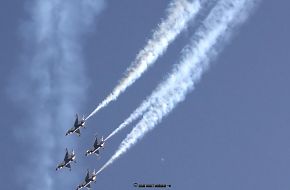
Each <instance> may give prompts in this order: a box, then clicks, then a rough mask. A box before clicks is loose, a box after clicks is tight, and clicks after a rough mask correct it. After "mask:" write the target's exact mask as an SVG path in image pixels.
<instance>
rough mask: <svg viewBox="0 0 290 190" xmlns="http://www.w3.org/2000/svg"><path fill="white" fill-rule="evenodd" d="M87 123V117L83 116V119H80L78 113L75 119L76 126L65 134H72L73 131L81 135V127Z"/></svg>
mask: <svg viewBox="0 0 290 190" xmlns="http://www.w3.org/2000/svg"><path fill="white" fill-rule="evenodd" d="M85 123H86V120H85V117H84V116H83V118H82V120H81V121H79V117H78V114H76V120H75V123H74V126H73V127H72V128H70V129H69V130H68V131H67V132H66V134H65V136H67V135H69V134H72V133H76V134H77V135H78V136H80V135H81V130H80V129H81V128H82V127H85Z"/></svg>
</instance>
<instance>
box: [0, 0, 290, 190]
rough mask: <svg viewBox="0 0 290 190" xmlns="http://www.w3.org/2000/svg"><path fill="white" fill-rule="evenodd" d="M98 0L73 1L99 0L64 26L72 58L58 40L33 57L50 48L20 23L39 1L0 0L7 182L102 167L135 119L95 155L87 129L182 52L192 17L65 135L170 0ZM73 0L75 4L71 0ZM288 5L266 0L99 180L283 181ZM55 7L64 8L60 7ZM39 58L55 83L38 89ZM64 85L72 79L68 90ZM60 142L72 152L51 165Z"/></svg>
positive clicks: (123, 108)
mask: <svg viewBox="0 0 290 190" xmlns="http://www.w3.org/2000/svg"><path fill="white" fill-rule="evenodd" d="M46 2H48V1H46ZM51 2H56V3H57V2H58V1H56V0H55V1H51ZM64 2H66V3H68V1H64ZM66 3H63V4H61V5H59V7H62V8H63V9H64V10H66V8H67V7H68V6H69V5H67V4H66ZM96 3H97V4H95V6H96V5H98V6H100V7H101V8H100V9H96V10H93V11H92V10H88V11H87V12H86V11H84V12H81V11H79V12H78V13H77V15H81V16H84V15H87V14H89V13H90V12H89V11H91V12H94V11H96V12H95V13H96V14H95V15H94V16H93V19H92V21H91V23H89V24H87V25H83V30H79V29H78V31H81V32H79V33H76V34H75V33H74V32H73V31H70V30H67V31H66V32H65V33H64V34H66V35H65V37H67V36H68V35H73V36H74V35H76V37H75V38H77V40H75V41H74V43H75V44H77V47H78V48H77V50H74V51H73V52H75V54H77V55H78V56H77V57H76V55H75V54H74V55H71V56H73V58H75V59H74V61H72V62H70V61H67V59H64V58H63V57H64V56H63V55H62V53H61V52H62V51H59V52H60V53H59V54H58V58H59V59H60V60H61V61H59V60H57V61H55V60H48V61H47V60H46V59H45V60H41V61H40V63H38V62H37V61H36V62H35V61H33V60H34V57H35V56H36V54H40V53H42V52H44V51H45V50H46V48H45V47H41V48H39V47H36V46H35V45H33V44H30V43H31V41H33V40H35V39H36V37H35V35H34V33H33V31H34V30H35V31H36V30H37V29H35V28H34V29H33V27H32V29H30V30H28V29H27V28H25V26H27V25H26V24H27V23H30V21H31V18H32V16H31V10H32V9H33V8H34V7H35V2H34V1H13V2H12V1H11V2H8V1H7V2H3V3H2V4H3V6H1V8H0V9H1V11H0V14H1V16H0V23H1V35H0V41H1V44H0V48H1V51H0V61H1V70H0V71H1V75H0V77H1V80H0V81H1V85H2V90H1V99H0V101H1V105H2V106H1V113H2V124H3V125H2V133H1V134H0V139H1V145H0V147H1V150H2V152H1V163H0V167H1V172H0V177H1V181H4V182H5V183H4V184H2V187H3V189H29V190H33V189H39V188H41V187H45V188H46V187H47V188H48V187H49V185H47V181H45V180H42V179H38V178H39V176H38V175H39V174H41V173H43V174H45V176H46V175H47V176H48V177H47V178H49V179H50V180H51V181H52V182H51V183H52V186H51V188H52V189H73V188H75V187H76V186H77V185H78V183H79V182H81V181H82V180H83V177H84V175H85V171H86V169H87V168H90V169H93V168H95V169H98V168H100V167H101V166H102V164H104V163H105V162H106V161H107V160H108V159H109V158H110V156H111V155H112V154H113V153H114V152H115V150H116V149H117V147H118V145H119V143H120V142H121V140H122V139H123V138H124V137H125V136H126V134H127V133H129V131H130V129H131V128H132V127H133V126H134V125H132V126H130V127H129V129H125V130H124V131H122V132H121V133H119V134H118V135H116V136H114V138H112V139H110V141H108V142H107V144H106V148H105V149H104V150H103V151H102V152H101V157H100V158H99V159H95V157H88V158H85V156H84V152H85V150H86V149H87V148H89V147H90V146H91V145H92V143H93V138H94V135H95V134H96V133H97V134H98V135H99V136H101V135H104V136H106V135H108V134H109V133H110V132H111V131H112V130H113V129H115V128H116V127H117V126H118V125H119V124H120V123H121V122H122V121H123V120H124V119H126V118H127V117H128V116H129V114H130V113H131V112H132V111H133V110H135V109H136V107H137V106H138V105H139V104H140V102H141V101H142V100H143V99H144V98H145V97H147V96H148V95H149V94H150V93H151V91H152V90H153V89H154V88H155V86H156V85H157V84H159V82H160V81H161V80H162V79H164V77H165V76H166V74H167V73H168V72H169V71H170V70H171V68H172V65H173V64H176V63H178V59H179V56H180V51H181V50H182V48H183V47H184V46H185V45H186V44H187V42H188V41H189V37H190V36H191V35H192V33H193V32H194V31H195V26H193V27H190V28H189V29H188V30H186V31H185V32H183V33H182V34H181V35H180V36H179V37H178V38H177V39H176V41H174V43H173V44H171V45H170V46H169V48H168V50H167V52H166V53H165V54H164V55H163V56H162V57H160V59H158V61H157V62H156V65H155V66H154V67H152V68H151V69H150V70H149V71H148V72H146V73H145V74H144V75H143V76H142V77H141V78H140V79H139V80H138V81H137V82H136V83H135V84H134V85H133V86H132V87H130V88H129V89H128V90H127V91H126V92H125V93H124V94H122V95H121V96H120V98H119V99H118V101H116V102H113V103H111V104H110V105H109V106H108V107H106V108H105V109H103V110H101V111H100V112H99V113H97V114H96V115H95V116H94V117H92V118H91V119H90V120H89V121H88V122H87V126H88V128H87V129H85V130H83V134H82V136H81V137H80V138H79V137H77V136H69V137H65V136H64V134H65V131H66V130H67V129H68V128H70V127H71V124H72V123H73V119H74V114H75V112H79V113H80V114H81V113H84V114H88V113H89V112H90V111H92V110H93V109H94V108H95V106H96V105H97V104H98V103H100V102H101V101H102V100H103V99H104V98H105V97H106V96H107V95H108V93H109V92H110V91H111V90H112V89H113V87H114V86H115V85H116V84H117V81H118V80H119V79H120V78H121V77H122V76H123V73H124V71H125V70H126V68H127V67H128V66H129V65H130V63H131V62H132V61H133V59H134V58H135V56H136V54H137V53H138V51H139V50H140V49H142V47H143V46H144V44H145V42H146V40H147V39H149V38H150V36H151V34H152V30H153V29H154V28H155V27H156V26H157V24H158V23H159V22H160V21H161V19H162V18H164V17H165V15H166V12H165V10H166V7H167V6H168V1H154V0H150V1H127V0H126V1H122V2H120V1H106V2H105V3H101V1H96ZM98 3H101V4H98ZM71 4H72V5H70V6H76V7H77V1H72V2H71ZM287 7H289V3H288V2H287V1H286V0H281V1H265V0H264V1H261V3H260V4H259V6H258V7H257V9H256V10H255V11H254V12H253V14H252V15H251V16H250V17H249V19H248V20H247V22H246V23H244V24H243V25H242V26H240V27H239V28H238V30H237V31H236V32H235V34H234V36H233V38H232V40H231V41H230V43H228V45H227V46H226V47H225V48H224V50H223V51H222V52H221V53H220V55H219V56H218V58H217V59H216V60H215V61H213V62H212V64H211V68H210V69H209V70H208V71H207V72H206V73H205V74H204V75H203V77H202V80H201V82H200V83H199V84H198V85H197V86H196V89H195V90H194V91H193V92H192V93H190V94H189V95H188V96H187V98H186V100H185V101H184V102H183V103H181V104H180V105H178V106H177V107H176V108H175V109H174V110H173V112H172V113H170V114H169V116H168V117H166V118H165V119H164V120H163V122H162V123H161V124H159V125H158V126H157V128H156V129H155V130H153V131H152V132H150V133H149V134H148V135H146V136H145V137H144V138H143V139H142V140H141V141H140V142H139V143H138V144H136V146H134V147H133V148H132V149H131V150H129V151H128V153H127V154H125V155H124V156H122V157H121V158H120V159H119V160H117V161H116V162H115V163H114V164H113V165H111V166H109V167H108V168H107V169H105V170H104V171H103V172H102V173H101V174H100V175H99V176H98V179H97V183H96V184H94V186H93V187H94V189H104V188H106V189H116V188H117V187H119V188H122V189H134V188H133V186H132V184H133V183H134V182H139V183H168V184H171V185H172V186H173V188H172V189H188V188H192V189H202V190H207V189H229V190H230V189H281V190H283V189H285V190H286V189H289V186H290V182H289V180H288V179H289V177H290V168H289V164H288V163H289V158H290V152H289V151H290V148H289V144H290V140H289V132H290V130H289V121H290V120H289V113H290V110H289V107H290V102H289V97H290V89H289V87H288V85H287V84H288V83H289V81H290V76H289V74H288V73H289V71H290V66H289V62H290V54H289V50H290V49H289V42H290V38H289V36H288V34H289V32H290V24H289V22H287V18H289V16H290V15H289V14H290V13H289V10H288V8H287ZM80 10H82V9H80ZM84 10H86V9H84ZM57 11H60V9H56V13H55V14H57ZM47 14H51V13H49V12H48V13H47ZM52 15H53V14H52ZM56 18H58V17H56ZM82 18H83V17H82ZM71 19H72V20H70V19H68V20H67V21H66V22H64V24H66V23H70V25H69V26H71V27H72V26H74V27H75V26H80V25H79V24H80V23H81V22H82V20H81V18H78V17H77V16H72V17H71ZM56 20H57V19H56ZM201 21H202V19H198V20H197V21H196V23H199V22H201ZM65 28H66V29H67V28H69V27H65ZM25 29H26V30H28V31H25ZM75 31H76V30H75ZM54 32H55V31H54ZM54 32H53V34H51V35H52V37H53V35H55V34H54ZM61 34H63V33H61ZM25 36H26V37H25ZM48 36H49V35H48ZM27 40H28V41H27ZM29 40H31V41H30V42H29ZM60 40H61V39H60ZM49 42H50V43H52V44H55V43H59V41H49ZM53 47H58V46H57V45H55V46H53ZM42 63H43V65H46V66H44V67H41V66H40V68H41V69H40V70H41V71H43V72H44V71H46V69H47V70H48V71H49V73H50V77H49V80H48V81H49V84H50V86H53V87H55V88H53V89H54V90H53V93H49V94H46V93H44V94H42V93H40V94H39V91H38V90H39V89H42V87H43V86H45V85H47V84H43V83H38V82H36V84H35V83H34V82H35V80H34V79H35V78H32V77H31V76H30V75H31V73H38V72H39V70H37V68H38V67H36V65H38V64H42ZM62 63H69V64H71V65H72V64H73V65H72V67H70V66H69V65H68V66H67V64H65V66H67V67H65V69H64V73H62V72H59V70H58V69H56V68H59V67H62V66H63V65H61V66H60V65H58V64H62ZM76 65H77V66H78V68H76V69H75V67H76ZM72 68H73V69H72ZM38 69H39V68H38ZM28 71H32V72H28ZM70 73H72V75H70ZM79 73H81V74H79ZM51 75H52V76H51ZM62 76H65V77H62ZM42 77H44V76H43V75H41V77H40V78H38V77H37V79H36V81H38V80H40V79H42ZM31 81H34V82H31ZM71 83H72V84H71ZM71 85H72V86H71ZM67 86H71V88H70V89H68V90H64V89H66V87H67ZM15 93H17V94H15ZM23 94H24V95H23ZM41 95H42V96H41ZM43 102H45V103H44V104H43V106H39V105H42V103H43ZM60 105H63V106H60ZM63 110H65V111H63ZM36 113H37V114H36ZM66 147H68V148H69V149H72V148H74V149H75V150H76V152H77V158H78V163H77V164H74V165H73V166H72V167H73V170H72V172H69V171H68V170H63V171H59V172H57V173H56V172H55V166H56V165H57V163H58V162H59V161H61V160H62V159H63V156H64V150H65V148H66ZM42 159H45V160H46V161H45V163H44V162H43V160H42ZM34 172H37V174H36V175H37V176H35V173H34ZM26 176H34V177H32V178H31V177H26ZM14 178H17V180H16V182H15V183H14V181H15V179H14ZM36 182H39V183H38V184H37V183H36ZM112 182H113V183H112ZM31 184H37V185H38V186H34V187H33V186H31ZM43 189H44V188H43Z"/></svg>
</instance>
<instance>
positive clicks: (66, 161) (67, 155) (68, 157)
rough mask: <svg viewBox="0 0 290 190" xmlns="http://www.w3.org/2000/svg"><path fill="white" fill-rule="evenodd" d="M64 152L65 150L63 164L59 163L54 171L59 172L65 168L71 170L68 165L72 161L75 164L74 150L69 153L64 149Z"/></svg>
mask: <svg viewBox="0 0 290 190" xmlns="http://www.w3.org/2000/svg"><path fill="white" fill-rule="evenodd" d="M65 150H66V153H65V156H64V159H63V162H61V163H60V164H59V165H58V166H57V168H56V169H55V170H56V171H57V170H59V169H61V168H63V167H67V168H69V170H71V166H70V163H71V162H72V161H74V162H75V163H76V161H75V159H76V155H75V152H74V150H73V151H72V153H69V152H68V150H67V148H66V149H65Z"/></svg>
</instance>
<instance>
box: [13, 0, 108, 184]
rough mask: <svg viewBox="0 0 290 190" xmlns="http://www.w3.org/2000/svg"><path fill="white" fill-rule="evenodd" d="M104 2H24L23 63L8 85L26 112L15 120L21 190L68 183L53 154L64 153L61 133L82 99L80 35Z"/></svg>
mask: <svg viewBox="0 0 290 190" xmlns="http://www.w3.org/2000/svg"><path fill="white" fill-rule="evenodd" d="M103 4H104V2H103V0H82V1H79V0H49V1H39V0H35V1H31V2H29V6H27V7H29V16H28V17H27V20H25V23H24V24H23V27H22V28H21V29H22V30H21V34H22V36H23V37H24V39H23V40H24V45H25V50H24V53H23V54H24V55H23V57H22V58H23V59H22V60H21V62H22V65H21V67H20V68H19V70H17V73H16V74H15V75H14V76H13V79H12V80H13V81H12V83H11V84H10V87H9V91H10V94H11V95H12V96H11V98H12V99H13V100H16V102H17V103H18V105H19V106H23V109H24V110H25V112H24V115H25V120H24V122H23V123H19V126H23V128H19V127H17V131H16V135H17V136H16V138H17V140H21V144H23V145H25V150H24V151H25V156H23V157H22V156H21V162H20V163H19V168H18V169H17V171H18V172H17V176H16V178H15V180H17V181H16V183H17V184H21V189H29V190H34V189H39V187H40V186H41V189H44V190H52V189H68V188H69V187H68V186H67V185H69V186H71V184H69V181H67V180H63V179H62V180H58V177H57V175H56V174H55V170H54V169H55V165H56V164H57V163H56V162H54V159H53V158H54V157H55V155H56V154H57V155H58V156H57V157H58V158H59V157H60V156H61V157H63V154H64V148H65V146H64V144H65V142H64V140H63V137H64V131H65V130H66V129H67V128H69V127H70V125H71V124H72V123H73V121H72V120H73V117H74V113H75V111H76V109H79V108H80V105H81V103H82V102H83V96H84V93H85V91H86V86H85V84H86V81H84V80H85V77H84V76H85V74H84V67H83V58H82V50H81V45H82V43H83V40H82V37H83V35H85V34H86V33H87V32H88V31H90V30H91V27H92V25H93V24H94V18H95V17H96V16H97V15H98V14H99V13H100V11H101V10H102V7H103ZM70 144H73V143H70ZM61 146H64V147H61ZM60 150H61V152H60ZM58 161H59V160H58ZM16 165H17V166H18V164H16ZM23 174H25V175H23ZM72 177H74V176H72ZM56 182H59V183H58V184H55V183H56ZM55 185H57V186H58V188H56V187H55ZM12 189H13V188H12Z"/></svg>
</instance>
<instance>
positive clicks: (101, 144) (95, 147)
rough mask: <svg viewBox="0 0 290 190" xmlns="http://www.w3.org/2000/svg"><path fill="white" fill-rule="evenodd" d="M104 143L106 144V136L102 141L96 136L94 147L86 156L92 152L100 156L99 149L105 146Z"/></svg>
mask: <svg viewBox="0 0 290 190" xmlns="http://www.w3.org/2000/svg"><path fill="white" fill-rule="evenodd" d="M104 145H105V140H104V138H103V137H102V138H101V141H100V143H98V138H97V137H96V140H95V143H94V146H93V148H91V149H89V150H87V152H86V156H88V155H90V154H96V155H97V156H99V154H100V152H99V149H100V148H104Z"/></svg>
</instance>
